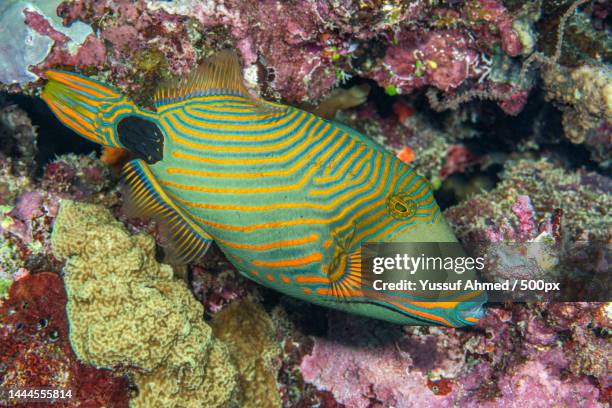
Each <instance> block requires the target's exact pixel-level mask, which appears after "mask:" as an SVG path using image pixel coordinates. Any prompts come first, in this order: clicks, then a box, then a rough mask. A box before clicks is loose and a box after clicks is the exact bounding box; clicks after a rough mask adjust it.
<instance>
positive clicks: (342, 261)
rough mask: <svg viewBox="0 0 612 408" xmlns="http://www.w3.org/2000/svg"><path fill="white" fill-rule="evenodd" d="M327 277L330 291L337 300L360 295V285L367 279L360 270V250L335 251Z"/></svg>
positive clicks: (343, 300) (342, 300)
mask: <svg viewBox="0 0 612 408" xmlns="http://www.w3.org/2000/svg"><path fill="white" fill-rule="evenodd" d="M328 278H329V286H330V288H329V289H330V292H331V294H332V295H333V296H335V297H336V300H337V301H339V302H350V300H351V298H354V297H359V296H361V293H362V285H364V284H366V282H364V280H367V277H366V276H364V275H363V274H362V270H361V250H360V249H358V250H356V251H354V252H351V253H349V254H347V253H346V252H344V251H342V250H339V251H335V253H334V256H333V259H332V261H331V264H330V266H329V273H328Z"/></svg>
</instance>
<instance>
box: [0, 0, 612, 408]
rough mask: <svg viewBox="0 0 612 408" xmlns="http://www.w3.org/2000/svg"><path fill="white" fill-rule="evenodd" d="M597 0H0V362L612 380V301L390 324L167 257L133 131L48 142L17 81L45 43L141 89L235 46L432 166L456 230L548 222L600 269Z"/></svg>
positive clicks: (560, 254)
mask: <svg viewBox="0 0 612 408" xmlns="http://www.w3.org/2000/svg"><path fill="white" fill-rule="evenodd" d="M298 3H299V4H298ZM608 3H609V2H606V1H604V0H542V1H538V2H524V1H516V0H467V1H462V2H460V1H451V0H446V1H430V2H426V1H418V0H414V1H399V0H362V1H353V0H309V1H302V2H283V1H274V0H263V1H260V0H240V1H239V0H224V1H220V0H213V1H206V2H202V1H199V0H177V1H164V0H141V1H136V2H135V1H130V0H116V1H110V0H105V1H97V0H67V1H61V0H51V1H46V0H45V1H43V0H28V1H25V0H7V1H0V91H2V92H3V93H2V94H0V387H1V388H5V387H16V386H29V387H62V388H64V387H65V388H69V389H71V390H73V392H74V394H75V397H74V398H73V400H71V401H70V402H67V403H66V404H65V406H110V407H124V406H128V405H132V406H154V407H163V406H177V407H178V406H241V407H249V406H254V407H255V406H256V407H259V406H265V407H267V406H270V407H278V406H283V407H300V408H308V407H324V408H331V407H346V408H349V407H350V408H353V407H391V406H393V407H398V408H399V407H407V406H421V405H422V406H431V407H448V406H468V407H472V406H483V407H502V406H532V405H533V404H534V403H535V402H534V401H536V402H537V404H538V405H539V406H543V407H548V406H568V407H574V406H580V407H582V406H587V407H605V406H610V405H612V382H611V380H610V375H609V373H610V372H611V371H612V367H611V366H610V361H612V355H611V354H610V353H611V350H612V348H611V347H610V343H611V337H610V336H611V333H612V323H611V316H612V306H611V303H610V302H607V303H606V302H601V303H597V302H574V303H568V302H565V303H543V302H537V303H536V302H531V303H525V304H519V303H514V304H511V303H506V304H490V305H488V306H487V313H486V315H485V317H484V318H483V319H482V320H481V321H480V322H479V323H478V325H477V326H476V327H473V328H471V329H463V330H453V329H445V328H436V327H427V328H425V327H399V326H393V325H389V324H385V323H382V322H378V321H373V320H368V319H365V318H359V317H355V316H351V315H348V314H343V313H339V312H334V311H329V310H327V309H324V308H319V307H316V306H313V305H310V304H304V303H301V302H299V301H297V300H294V299H291V298H288V297H283V296H280V295H278V294H275V293H272V292H270V291H268V290H266V289H265V288H262V287H259V286H257V285H255V284H253V283H252V282H250V281H248V280H246V279H244V278H242V277H241V276H240V275H239V273H238V272H237V270H236V269H235V268H234V267H233V266H232V264H231V263H230V262H229V261H228V260H227V259H226V258H225V257H224V256H223V254H222V253H221V252H220V250H219V248H217V247H215V246H214V245H213V246H212V247H211V249H210V250H209V251H208V253H207V255H206V257H205V258H204V259H202V260H200V261H198V262H197V263H192V264H189V265H186V266H175V265H173V268H171V267H170V266H168V265H165V264H162V263H159V262H158V261H157V260H156V255H158V252H157V248H156V246H155V243H156V242H157V243H160V242H161V238H160V234H159V231H158V229H159V227H158V226H157V225H156V223H155V222H151V221H146V220H142V219H137V218H131V217H129V216H128V214H127V212H126V211H124V210H122V209H121V204H122V195H121V194H120V192H119V189H118V188H117V177H116V176H117V174H116V173H117V171H116V170H117V169H118V168H119V167H120V166H121V164H122V160H124V159H125V156H122V155H121V154H120V152H114V153H115V156H113V155H112V154H111V153H113V152H108V151H107V152H106V154H105V156H104V160H103V161H100V160H99V159H98V158H96V155H95V153H92V154H90V155H83V154H64V155H60V156H57V157H53V158H52V159H49V158H47V157H51V156H52V155H53V153H56V151H57V150H56V149H57V148H58V146H60V145H62V148H63V149H64V150H62V151H67V150H71V148H72V146H65V145H66V144H70V142H67V141H65V140H59V138H56V135H55V129H56V128H55V126H56V124H54V123H48V121H49V119H48V118H46V119H44V120H41V119H40V117H37V116H38V115H37V114H36V113H35V112H36V111H38V110H40V107H39V106H37V105H36V104H35V103H32V99H31V98H28V97H29V96H36V94H37V92H38V90H39V88H40V86H41V84H43V83H44V79H45V75H44V71H45V70H46V69H48V68H57V69H65V70H69V71H76V72H79V73H82V74H84V75H87V76H91V77H93V78H95V79H99V80H102V81H104V82H107V83H109V84H112V85H114V86H116V87H117V88H118V89H119V90H120V91H121V92H124V93H126V94H128V95H129V96H130V97H132V98H133V99H134V100H135V101H137V102H138V103H139V104H140V105H142V106H145V107H151V105H152V101H151V96H152V95H153V93H154V91H155V89H156V87H157V86H158V84H159V83H163V82H165V81H167V80H169V79H170V78H171V77H173V76H177V75H184V74H187V73H188V72H189V71H191V70H192V69H194V68H195V67H197V64H198V63H199V62H200V61H201V60H202V59H204V58H205V57H208V56H209V55H212V54H213V53H215V52H217V51H218V50H220V49H225V48H232V49H236V50H238V53H239V56H240V59H241V62H242V65H243V74H244V76H245V80H246V84H247V86H248V88H249V89H250V90H251V92H252V93H254V94H259V95H261V96H263V97H264V98H266V99H268V100H276V101H279V100H281V101H284V102H287V103H290V104H293V105H295V106H300V107H302V108H305V109H308V110H311V111H313V112H316V113H318V114H321V115H323V116H325V117H326V118H328V119H335V120H337V121H339V122H342V123H345V124H347V125H349V126H351V127H353V128H356V129H358V130H360V131H362V132H363V133H365V134H367V135H368V136H370V137H372V138H373V139H375V140H376V141H378V142H379V143H380V144H382V145H383V147H384V148H385V149H387V150H389V151H390V152H393V153H394V154H396V155H397V156H398V157H399V158H400V159H401V160H402V161H404V162H406V163H408V164H409V165H410V166H412V167H414V168H415V169H416V170H417V171H418V172H419V173H421V174H423V175H424V176H425V177H426V178H427V179H428V180H429V181H430V182H431V183H432V186H433V187H434V192H435V194H436V199H437V200H438V202H439V203H441V204H442V205H441V207H446V209H445V211H444V216H445V218H446V220H447V221H448V222H449V224H451V226H452V227H453V229H454V230H455V232H456V234H457V236H458V238H459V239H460V240H461V241H462V242H463V243H465V244H469V243H471V242H475V241H478V242H481V243H484V244H485V245H488V247H487V248H493V247H494V245H495V244H498V243H503V242H509V241H511V242H513V243H516V244H517V245H519V248H521V250H524V249H525V248H527V246H528V245H531V244H534V243H537V244H542V245H546V246H547V248H548V247H550V248H551V251H552V253H553V255H554V256H552V257H551V258H546V259H540V260H539V262H540V263H539V264H538V266H540V267H544V269H546V268H548V269H546V271H547V272H549V271H551V270H553V269H554V270H556V269H555V268H556V267H557V266H559V267H563V268H565V269H570V270H573V271H577V272H580V273H590V272H593V273H601V274H604V275H603V276H608V275H605V274H609V248H610V247H609V243H610V241H611V239H612V218H611V216H610V214H609V208H612V181H611V179H610V176H609V174H607V171H608V170H609V168H610V166H611V164H612V158H611V156H610V152H611V151H612V86H611V81H610V78H611V70H610V66H611V65H610V64H611V62H612V53H611V50H612V46H611V44H612V36H610V35H609V33H610V30H611V28H612V27H611V25H610V16H611V15H612V9H611V8H610V5H609V4H608ZM345 88H346V89H345ZM366 90H369V95H366V94H368V92H366ZM14 93H19V95H18V96H16V97H15V96H14V95H12V94H14ZM366 96H367V99H366ZM364 100H365V103H364V104H362V105H359V104H361V102H364ZM321 101H323V102H321ZM357 105H359V106H357ZM346 108H351V109H350V110H344V111H340V112H337V110H338V109H346ZM26 111H27V112H28V113H29V114H28V113H26ZM336 113H337V114H336ZM42 116H43V117H44V115H42ZM41 136H45V137H44V138H42V140H41V138H40V137H41ZM54 138H55V139H54ZM50 139H54V140H50ZM80 151H82V150H80ZM340 159H341V158H340ZM105 163H106V164H110V165H113V167H112V168H109V166H107V165H105ZM441 197H451V198H450V199H444V201H442V200H440V198H441ZM60 202H61V207H60ZM83 202H86V203H89V204H84V203H83ZM60 208H61V210H60ZM104 208H106V209H108V210H110V212H109V211H107V210H104ZM58 214H59V215H58ZM53 225H55V229H54V230H53V231H54V232H53V234H52V227H53ZM128 231H129V232H128ZM52 241H53V242H52ZM606 251H607V252H606ZM66 258H67V259H66ZM494 259H496V258H494ZM553 267H554V268H553ZM173 269H174V271H173ZM179 271H183V272H185V273H184V276H183V278H184V280H185V282H183V281H182V280H181V279H178V278H177V277H175V276H173V275H174V274H176V275H179V274H180V273H179ZM490 273H491V277H492V278H494V279H500V280H503V279H505V278H507V277H517V276H527V277H533V276H534V275H533V274H534V273H535V272H534V271H533V270H531V269H529V268H523V270H522V271H521V273H522V274H523V275H517V274H516V270H510V269H508V268H505V267H504V265H503V264H502V263H499V264H498V265H497V266H496V267H492V268H491V270H490ZM64 285H65V286H64ZM576 286H578V285H576ZM64 288H65V289H64ZM66 303H67V310H66ZM66 313H67V314H66ZM1 404H4V401H2V402H0V405H1ZM58 405H59V404H58Z"/></svg>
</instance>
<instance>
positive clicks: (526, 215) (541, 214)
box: [445, 158, 612, 242]
mask: <svg viewBox="0 0 612 408" xmlns="http://www.w3.org/2000/svg"><path fill="white" fill-rule="evenodd" d="M611 193H612V180H610V179H609V178H608V177H605V176H602V175H600V174H598V173H589V172H586V171H576V172H567V171H565V170H563V169H562V168H559V167H557V166H555V164H554V163H553V162H552V161H550V160H548V159H546V158H542V159H540V160H536V161H533V160H528V159H522V160H517V161H508V162H507V163H506V166H505V170H504V173H503V175H502V181H501V182H500V183H498V184H497V186H496V188H495V189H494V190H492V191H491V192H489V193H486V194H478V195H475V196H473V197H472V198H470V199H468V200H466V201H464V202H462V203H461V204H459V205H457V206H455V207H452V208H450V209H449V210H448V211H447V212H446V214H445V216H446V219H447V221H448V222H449V223H451V225H453V226H454V228H455V231H456V232H457V234H458V236H459V238H460V239H463V240H465V241H474V242H478V241H499V240H516V241H519V242H524V241H527V240H530V239H534V238H536V236H537V235H538V234H540V233H542V232H544V231H545V230H550V229H551V228H552V227H553V224H554V222H555V210H556V209H560V208H562V209H563V215H562V218H563V231H564V234H565V235H566V236H565V239H567V240H568V241H570V242H576V241H595V242H609V241H610V239H611V238H612V229H611V226H612V218H611V217H610V214H609V211H608V208H610V207H611V206H612V195H611ZM551 232H552V231H551Z"/></svg>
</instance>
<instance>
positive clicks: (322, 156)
mask: <svg viewBox="0 0 612 408" xmlns="http://www.w3.org/2000/svg"><path fill="white" fill-rule="evenodd" d="M46 75H47V77H48V79H49V81H48V83H47V84H46V86H45V88H44V90H43V92H42V98H43V99H44V100H45V101H46V103H47V104H48V105H49V106H50V107H51V109H52V110H53V112H54V113H55V115H56V116H57V117H58V118H59V120H60V121H61V122H62V123H63V124H64V125H66V126H68V127H69V128H71V129H73V130H74V131H76V132H77V133H78V134H80V135H81V136H83V137H85V138H87V139H89V140H92V141H94V142H97V143H99V144H101V145H104V146H107V147H111V148H122V149H127V150H129V151H130V152H131V154H132V155H133V157H135V159H133V160H131V161H129V162H128V163H127V164H126V165H125V166H124V168H123V176H124V180H125V182H126V183H127V185H128V186H129V190H130V192H131V193H130V197H129V199H130V201H131V203H132V205H134V206H135V207H136V208H137V209H138V210H139V211H140V212H141V213H143V214H145V215H148V216H152V217H155V218H156V219H157V220H161V221H163V222H164V223H165V225H166V229H167V230H168V233H169V235H170V240H171V242H172V247H173V248H174V252H175V253H174V254H175V257H176V258H178V259H179V260H181V261H183V262H188V261H191V260H194V259H198V258H200V257H201V256H202V255H204V253H205V252H206V250H207V249H208V247H209V246H210V244H211V242H212V241H213V240H214V241H216V243H217V244H218V246H219V247H220V248H221V250H222V251H223V252H224V253H225V255H226V256H227V258H228V259H229V260H230V261H231V262H232V263H233V264H234V265H235V266H236V268H237V269H238V270H239V271H240V273H241V274H242V275H244V276H246V277H248V278H249V279H252V280H255V281H257V282H258V283H260V284H262V285H265V286H267V287H270V288H273V289H275V290H278V291H280V292H283V293H286V294H288V295H291V296H294V297H297V298H300V299H303V300H306V301H310V302H314V303H317V304H320V305H324V306H327V307H332V308H336V309H341V310H344V311H349V312H352V313H358V314H361V315H365V316H370V317H374V318H378V319H383V320H387V321H391V322H396V323H401V324H417V325H431V324H441V325H447V326H454V327H459V326H464V325H470V324H473V323H475V322H476V321H478V319H479V317H480V316H481V314H482V307H481V306H482V304H483V303H484V301H485V295H484V294H483V293H480V292H473V293H465V292H456V294H454V295H452V294H451V295H449V297H448V298H446V299H444V301H439V302H431V301H428V302H426V301H423V300H424V299H420V298H418V297H415V296H414V295H412V294H409V293H407V292H402V291H393V292H389V291H375V290H374V289H373V288H372V286H371V285H370V284H369V283H368V281H367V279H365V278H364V276H363V275H362V272H361V256H360V253H361V252H360V248H361V244H362V243H365V242H408V241H410V242H456V239H455V236H454V234H453V232H452V231H451V230H450V228H449V227H448V226H447V224H446V223H445V222H444V220H443V217H442V215H441V213H440V209H439V208H438V205H437V204H436V202H435V200H434V197H433V194H432V191H431V189H430V186H429V183H428V182H427V181H426V180H425V179H424V178H423V177H421V176H419V175H417V174H416V173H415V172H414V171H413V170H412V169H411V168H410V167H408V166H407V165H405V164H404V163H402V162H401V161H400V160H399V159H397V158H396V157H394V156H393V155H391V154H389V153H388V152H386V151H385V150H384V149H383V148H382V147H381V146H379V145H378V144H376V143H375V142H374V141H372V140H370V139H369V138H367V137H366V136H364V135H362V134H360V133H358V132H356V131H354V130H352V129H349V128H347V127H346V126H342V125H340V124H336V123H333V122H330V121H327V120H324V119H322V118H320V117H318V116H316V115H314V114H312V113H309V112H306V111H303V110H300V109H297V108H294V107H290V106H285V105H281V104H277V103H271V102H267V101H264V100H260V99H257V98H254V97H252V96H251V95H250V94H249V93H248V91H247V90H246V88H245V86H244V85H243V80H242V76H241V69H240V65H239V62H238V58H237V56H236V55H235V54H234V53H232V52H228V51H225V52H221V53H219V54H217V55H216V56H214V57H212V58H210V59H209V60H208V61H206V62H205V63H203V64H202V65H201V66H200V68H199V69H198V70H196V72H195V73H193V74H192V75H190V76H189V77H186V78H182V79H180V80H177V81H176V82H175V83H174V84H172V85H170V86H167V87H162V88H161V89H160V90H159V91H158V92H157V94H156V97H155V107H156V109H155V111H151V110H147V109H143V108H141V107H138V106H137V105H136V104H134V102H132V101H131V100H130V99H129V98H127V97H126V96H125V95H122V94H121V93H119V92H118V91H117V90H115V89H114V88H112V87H110V86H108V85H106V84H103V83H100V82H98V81H94V80H91V79H89V78H86V77H83V76H81V75H78V74H74V73H70V72H65V71H57V70H51V71H47V73H46ZM296 80H299V78H296Z"/></svg>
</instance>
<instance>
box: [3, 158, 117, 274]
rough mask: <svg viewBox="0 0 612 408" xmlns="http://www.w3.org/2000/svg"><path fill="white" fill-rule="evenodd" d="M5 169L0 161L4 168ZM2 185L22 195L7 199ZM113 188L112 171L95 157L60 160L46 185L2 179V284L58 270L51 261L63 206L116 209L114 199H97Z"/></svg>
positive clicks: (11, 177) (49, 172)
mask: <svg viewBox="0 0 612 408" xmlns="http://www.w3.org/2000/svg"><path fill="white" fill-rule="evenodd" d="M2 163H3V160H2V159H1V158H0V168H1V166H2ZM7 173H8V172H7ZM24 178H25V180H27V181H23V179H24ZM20 183H21V184H20ZM3 184H6V186H7V188H11V187H10V186H13V185H15V184H17V185H19V186H21V187H18V189H19V190H20V191H18V192H16V193H15V194H12V195H9V194H4V193H2V191H3V190H2V185H3ZM109 188H110V171H109V169H108V168H106V167H104V166H103V165H102V164H101V163H100V161H99V160H97V159H96V158H95V157H94V156H92V155H89V156H77V155H70V154H69V155H65V156H60V157H58V158H56V160H55V161H54V162H52V163H49V164H48V165H47V166H46V167H45V170H44V172H43V176H42V179H41V180H40V181H36V182H34V181H32V180H30V179H29V178H28V177H23V176H22V177H19V176H18V175H16V174H14V173H9V174H6V175H4V176H2V175H1V174H0V193H2V199H5V201H4V202H3V201H2V199H0V204H1V205H2V206H0V238H1V240H0V243H1V244H0V278H4V279H11V278H12V277H14V276H15V275H17V274H19V273H21V272H22V271H28V270H29V271H37V270H58V269H59V267H60V263H59V261H58V260H56V259H55V258H54V257H53V255H52V251H51V243H50V237H51V228H52V225H53V221H54V219H55V216H56V215H57V210H58V207H59V201H60V200H61V199H62V198H72V199H87V200H92V199H93V200H107V204H109V203H113V200H116V197H114V196H113V195H108V196H97V195H98V194H99V193H101V192H103V191H108V189H109ZM9 191H10V190H9Z"/></svg>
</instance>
